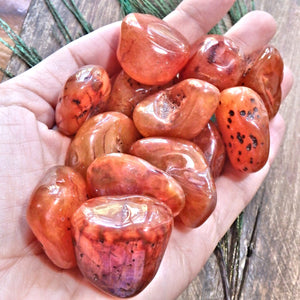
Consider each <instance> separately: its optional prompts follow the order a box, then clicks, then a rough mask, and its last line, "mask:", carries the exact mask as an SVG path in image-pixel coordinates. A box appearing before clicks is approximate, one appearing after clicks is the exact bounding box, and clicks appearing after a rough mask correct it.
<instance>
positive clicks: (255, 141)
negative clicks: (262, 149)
mask: <svg viewBox="0 0 300 300" xmlns="http://www.w3.org/2000/svg"><path fill="white" fill-rule="evenodd" d="M249 137H250V139H251V140H252V147H253V148H256V147H257V138H256V137H255V136H254V135H252V134H250V135H249Z"/></svg>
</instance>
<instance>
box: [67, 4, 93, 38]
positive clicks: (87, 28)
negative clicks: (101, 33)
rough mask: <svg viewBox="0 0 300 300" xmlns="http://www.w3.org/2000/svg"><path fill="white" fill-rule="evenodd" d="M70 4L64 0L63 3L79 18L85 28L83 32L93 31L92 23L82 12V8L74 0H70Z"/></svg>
mask: <svg viewBox="0 0 300 300" xmlns="http://www.w3.org/2000/svg"><path fill="white" fill-rule="evenodd" d="M69 1H70V4H69V3H68V2H67V1H66V0H62V2H63V4H64V5H65V6H66V7H67V9H68V10H69V11H70V12H71V13H72V14H73V15H74V17H75V18H76V19H77V21H78V23H79V24H80V25H81V27H82V29H83V33H84V34H87V33H90V32H92V31H93V30H94V29H93V27H92V25H91V24H90V23H88V22H87V21H86V20H85V18H84V17H83V15H82V14H81V12H80V10H79V9H78V7H77V5H76V4H75V2H74V1H73V0H69Z"/></svg>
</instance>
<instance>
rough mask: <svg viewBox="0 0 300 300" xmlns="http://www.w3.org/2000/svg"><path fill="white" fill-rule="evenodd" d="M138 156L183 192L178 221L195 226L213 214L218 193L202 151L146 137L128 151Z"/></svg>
mask: <svg viewBox="0 0 300 300" xmlns="http://www.w3.org/2000/svg"><path fill="white" fill-rule="evenodd" d="M130 153H131V154H132V155H135V156H138V157H141V158H143V159H145V160H147V161H148V162H150V163H151V164H153V165H154V166H156V167H158V168H160V169H162V170H164V171H165V172H166V173H168V174H169V175H170V176H172V177H173V178H175V179H176V181H177V182H179V184H180V185H181V187H182V189H183V191H184V193H185V206H184V208H183V210H182V211H181V212H180V214H179V216H178V217H179V219H180V220H181V221H182V223H183V224H185V225H186V226H188V227H192V228H193V227H198V226H200V225H201V224H202V223H203V222H205V220H206V219H207V218H208V217H209V216H210V214H211V213H212V212H213V210H214V208H215V206H216V201H217V192H216V187H215V182H214V179H213V177H212V175H211V172H210V169H209V166H208V164H207V162H206V160H205V158H204V155H203V152H202V151H201V149H200V148H199V147H198V146H197V145H196V144H194V143H192V142H190V141H187V140H183V139H176V138H145V139H141V140H138V141H136V142H135V143H134V144H133V145H132V146H131V148H130Z"/></svg>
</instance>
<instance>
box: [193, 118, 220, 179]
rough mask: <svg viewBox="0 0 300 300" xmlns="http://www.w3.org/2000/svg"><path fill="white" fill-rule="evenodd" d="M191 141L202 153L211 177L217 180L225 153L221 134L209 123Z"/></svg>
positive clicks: (213, 124)
mask: <svg viewBox="0 0 300 300" xmlns="http://www.w3.org/2000/svg"><path fill="white" fill-rule="evenodd" d="M192 141H193V142H194V143H195V144H196V145H198V146H199V147H200V149H201V150H202V151H203V154H204V157H205V159H206V161H207V163H208V165H209V168H210V170H211V173H212V175H213V177H214V178H217V177H218V176H219V175H220V174H221V172H222V170H223V166H224V163H225V159H226V151H225V145H224V142H223V140H222V137H221V134H220V132H219V130H218V128H217V126H216V125H215V123H213V122H212V121H209V122H208V123H207V125H206V126H205V127H204V128H203V130H202V131H201V132H200V133H199V134H198V135H197V136H196V137H194V138H193V139H192Z"/></svg>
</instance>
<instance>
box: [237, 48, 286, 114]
mask: <svg viewBox="0 0 300 300" xmlns="http://www.w3.org/2000/svg"><path fill="white" fill-rule="evenodd" d="M256 55H257V53H256ZM256 55H255V56H256ZM282 78H283V60H282V58H281V55H280V53H279V51H278V50H277V49H276V48H274V47H273V46H267V47H265V48H264V49H263V50H262V51H260V53H259V54H258V55H257V56H256V59H254V61H253V62H252V63H251V64H250V66H249V67H248V69H247V71H246V73H245V74H244V76H243V78H242V81H241V85H244V86H247V87H249V88H251V89H253V90H255V91H256V92H257V93H258V94H259V95H260V97H261V98H262V100H263V101H264V104H265V106H266V109H267V111H268V114H269V118H270V119H272V118H273V117H274V116H275V114H276V113H277V112H278V110H279V107H280V104H281V82H282Z"/></svg>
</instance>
